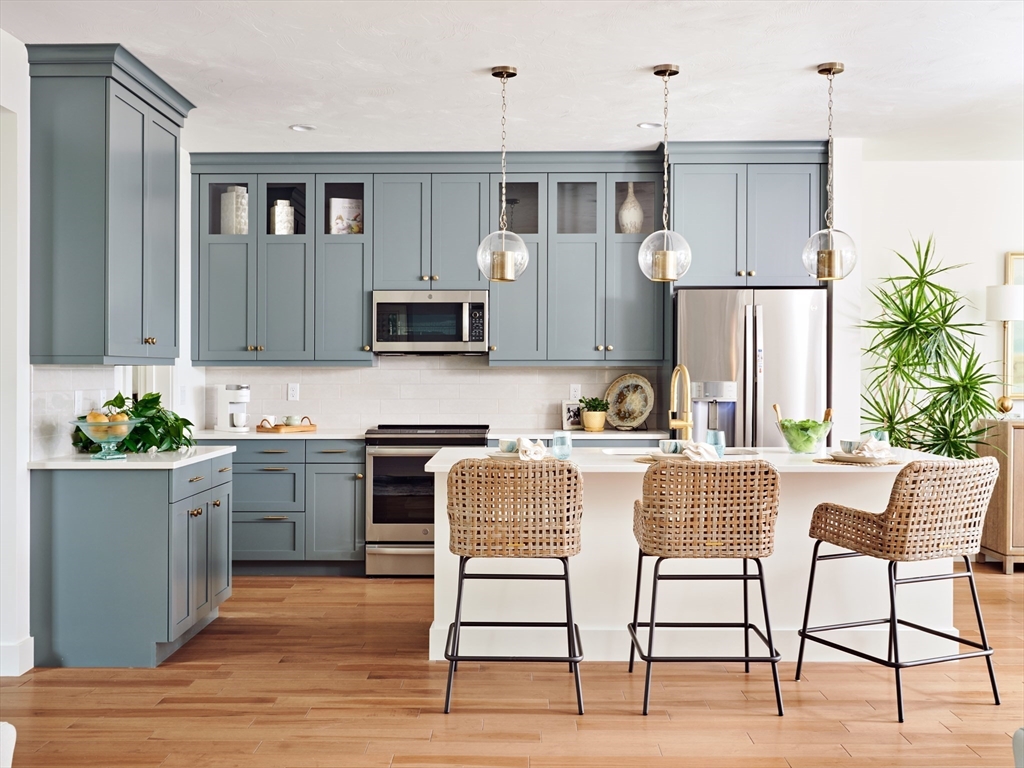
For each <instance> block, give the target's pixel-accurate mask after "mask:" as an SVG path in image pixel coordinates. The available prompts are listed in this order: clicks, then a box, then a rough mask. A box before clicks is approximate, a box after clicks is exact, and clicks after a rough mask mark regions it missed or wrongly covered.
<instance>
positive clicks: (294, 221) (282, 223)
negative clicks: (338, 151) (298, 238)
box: [260, 176, 313, 235]
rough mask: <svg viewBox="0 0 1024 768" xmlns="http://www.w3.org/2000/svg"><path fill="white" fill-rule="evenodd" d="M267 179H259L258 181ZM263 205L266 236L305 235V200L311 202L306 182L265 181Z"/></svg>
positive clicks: (310, 188) (310, 191)
mask: <svg viewBox="0 0 1024 768" xmlns="http://www.w3.org/2000/svg"><path fill="white" fill-rule="evenodd" d="M265 178H267V177H264V176H261V177H260V181H261V182H263V180H264V179H265ZM265 183H266V192H265V193H264V196H263V204H264V205H265V206H266V225H265V226H266V229H265V231H264V233H263V234H266V235H304V234H306V199H307V196H308V197H309V199H310V200H312V197H313V195H312V192H313V190H312V187H311V185H310V184H309V183H307V182H306V181H292V180H288V179H283V180H276V179H275V180H273V181H270V180H267V181H266V182H265Z"/></svg>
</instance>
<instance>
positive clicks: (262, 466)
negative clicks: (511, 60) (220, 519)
mask: <svg viewBox="0 0 1024 768" xmlns="http://www.w3.org/2000/svg"><path fill="white" fill-rule="evenodd" d="M271 458H272V457H271ZM232 474H233V475H234V483H235V488H234V491H235V497H234V510H235V512H302V511H303V510H304V509H305V470H304V465H303V464H285V463H279V462H277V461H273V460H271V461H269V462H260V463H258V464H240V463H237V462H236V463H235V465H234V467H233V468H232Z"/></svg>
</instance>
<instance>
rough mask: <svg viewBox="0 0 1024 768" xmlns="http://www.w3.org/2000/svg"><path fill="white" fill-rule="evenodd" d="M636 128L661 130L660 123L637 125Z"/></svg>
mask: <svg viewBox="0 0 1024 768" xmlns="http://www.w3.org/2000/svg"><path fill="white" fill-rule="evenodd" d="M636 127H637V128H661V123H637V124H636Z"/></svg>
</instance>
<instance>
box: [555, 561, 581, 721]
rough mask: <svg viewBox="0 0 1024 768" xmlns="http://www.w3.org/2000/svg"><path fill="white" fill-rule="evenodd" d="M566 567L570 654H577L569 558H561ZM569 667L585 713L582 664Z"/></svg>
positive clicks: (578, 703) (571, 664) (577, 695)
mask: <svg viewBox="0 0 1024 768" xmlns="http://www.w3.org/2000/svg"><path fill="white" fill-rule="evenodd" d="M559 559H560V560H561V561H562V565H563V566H564V568H565V623H566V625H567V626H568V627H569V655H570V656H575V655H576V634H575V631H576V623H575V620H574V619H573V616H572V594H571V592H570V590H569V558H568V557H562V558H559ZM569 668H570V669H571V670H572V673H573V676H574V677H575V678H576V707H577V709H578V710H579V713H580V714H581V715H582V714H583V686H582V685H581V684H580V665H579V663H578V662H575V661H571V662H569Z"/></svg>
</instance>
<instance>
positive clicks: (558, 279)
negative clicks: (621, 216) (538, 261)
mask: <svg viewBox="0 0 1024 768" xmlns="http://www.w3.org/2000/svg"><path fill="white" fill-rule="evenodd" d="M603 250H604V249H603V248H601V247H600V245H599V244H597V243H592V242H589V243H588V242H557V241H556V242H555V244H554V245H553V246H552V249H551V256H550V258H549V260H548V359H549V360H603V359H604V352H603V351H599V350H598V349H597V347H598V346H604V343H605V342H604V335H605V333H604V266H605V265H604V253H603Z"/></svg>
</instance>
